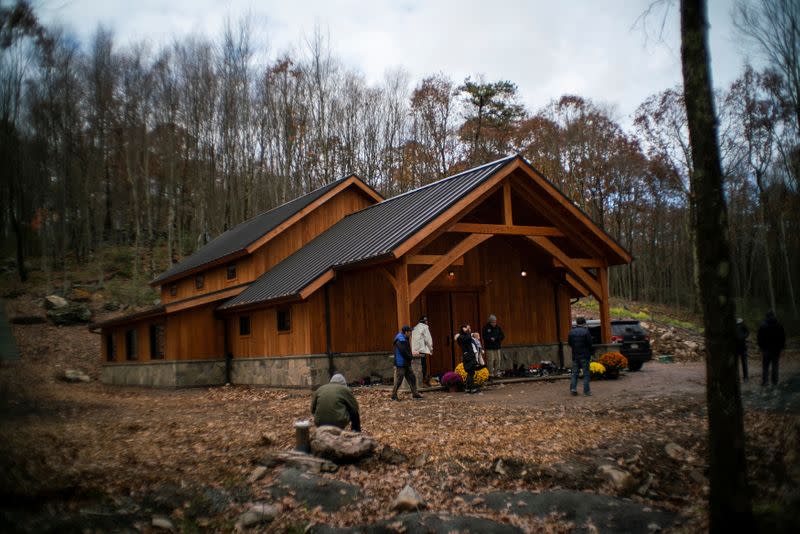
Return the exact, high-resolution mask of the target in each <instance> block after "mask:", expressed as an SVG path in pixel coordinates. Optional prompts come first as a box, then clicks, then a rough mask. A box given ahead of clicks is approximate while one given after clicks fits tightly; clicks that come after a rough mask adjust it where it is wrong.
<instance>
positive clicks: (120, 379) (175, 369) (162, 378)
mask: <svg viewBox="0 0 800 534" xmlns="http://www.w3.org/2000/svg"><path fill="white" fill-rule="evenodd" d="M100 379H101V381H102V382H103V383H104V384H114V385H119V386H152V387H191V386H216V385H222V384H224V383H225V360H223V359H217V360H169V361H159V362H141V363H134V362H131V363H106V364H103V367H102V370H101V378H100Z"/></svg>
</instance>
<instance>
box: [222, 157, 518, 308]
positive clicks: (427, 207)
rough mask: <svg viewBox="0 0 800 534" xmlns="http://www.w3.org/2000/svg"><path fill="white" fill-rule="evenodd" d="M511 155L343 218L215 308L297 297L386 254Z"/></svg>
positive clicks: (453, 202)
mask: <svg viewBox="0 0 800 534" xmlns="http://www.w3.org/2000/svg"><path fill="white" fill-rule="evenodd" d="M515 157H516V156H510V157H506V158H503V159H500V160H497V161H494V162H492V163H487V164H485V165H481V166H480V167H475V168H474V169H470V170H468V171H464V172H462V173H460V174H456V175H454V176H450V177H448V178H444V179H442V180H439V181H438V182H433V183H431V184H428V185H425V186H422V187H419V188H417V189H414V190H412V191H409V192H407V193H404V194H401V195H398V196H396V197H392V198H390V199H387V200H384V201H383V202H380V203H378V204H374V205H372V206H369V207H367V208H364V209H363V210H361V211H358V212H355V213H352V214H350V215H348V216H347V217H345V218H344V219H342V220H341V221H339V222H338V223H336V224H335V225H334V226H332V227H331V228H329V229H328V230H327V231H325V232H323V233H322V234H320V235H319V236H317V237H316V238H315V239H314V240H312V241H310V242H309V243H308V244H306V245H305V246H304V247H303V248H301V249H300V250H298V251H297V252H295V253H294V254H292V255H291V256H289V257H288V258H286V259H285V260H283V261H282V262H281V263H279V264H278V265H276V266H275V267H273V268H272V269H271V270H270V271H267V272H266V273H264V274H263V275H261V277H259V278H258V279H257V280H256V281H255V282H253V283H252V284H251V285H250V287H248V288H247V289H245V290H244V291H242V292H241V293H240V294H239V295H237V296H235V297H233V298H232V299H231V300H229V301H227V302H225V303H224V304H223V305H222V306H220V309H228V308H233V307H236V306H243V305H248V304H256V303H261V302H267V301H270V300H275V299H280V298H284V297H293V296H297V295H298V294H299V293H300V291H301V290H302V289H303V288H304V287H306V286H307V285H308V284H310V283H311V282H313V281H314V280H316V279H317V278H318V277H319V276H321V275H323V274H324V273H325V272H326V271H327V270H328V269H331V268H337V267H342V266H345V265H348V264H352V263H358V262H361V261H365V260H369V259H373V258H379V257H381V256H385V255H387V254H390V253H391V252H392V251H393V250H394V249H395V248H397V247H398V246H399V245H400V244H401V243H402V242H403V241H405V240H406V239H408V238H409V237H410V236H412V235H413V234H415V233H416V232H418V231H419V230H421V229H422V228H423V227H424V226H425V225H426V224H428V223H429V222H430V221H432V220H433V219H434V218H435V217H436V216H438V215H439V214H440V213H442V212H444V211H445V210H446V209H447V208H449V207H450V206H452V205H453V204H455V203H456V202H457V201H458V200H459V199H461V198H463V197H464V195H466V194H467V193H469V192H470V191H472V190H473V189H474V188H475V187H477V186H478V185H480V184H481V183H483V182H484V181H486V180H487V179H488V178H490V177H491V176H492V175H493V174H494V173H495V172H497V171H498V170H499V169H501V168H502V167H503V166H505V165H506V164H507V163H508V162H510V161H512V160H513V159H514V158H515Z"/></svg>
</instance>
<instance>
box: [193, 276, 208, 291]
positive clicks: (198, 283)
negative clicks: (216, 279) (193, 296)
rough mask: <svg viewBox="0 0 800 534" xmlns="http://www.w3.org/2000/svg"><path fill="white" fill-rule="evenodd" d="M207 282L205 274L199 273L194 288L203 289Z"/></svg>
mask: <svg viewBox="0 0 800 534" xmlns="http://www.w3.org/2000/svg"><path fill="white" fill-rule="evenodd" d="M205 283H206V277H205V276H203V275H202V274H198V275H197V276H196V277H195V278H194V288H195V289H203V286H204V285H205Z"/></svg>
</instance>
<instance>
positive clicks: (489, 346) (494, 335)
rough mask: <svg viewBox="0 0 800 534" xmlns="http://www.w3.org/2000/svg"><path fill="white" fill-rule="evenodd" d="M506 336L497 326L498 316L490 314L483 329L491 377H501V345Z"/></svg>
mask: <svg viewBox="0 0 800 534" xmlns="http://www.w3.org/2000/svg"><path fill="white" fill-rule="evenodd" d="M505 337H506V335H505V334H504V333H503V329H502V328H500V325H498V324H497V316H496V315H495V314H490V315H489V319H488V322H487V323H486V326H484V327H483V348H484V350H485V351H486V367H488V368H489V376H500V371H502V369H500V367H501V366H502V355H501V352H500V348H501V344H502V342H503V339H505Z"/></svg>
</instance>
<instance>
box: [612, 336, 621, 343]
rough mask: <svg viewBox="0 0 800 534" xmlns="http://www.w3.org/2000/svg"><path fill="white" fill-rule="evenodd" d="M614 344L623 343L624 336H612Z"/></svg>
mask: <svg viewBox="0 0 800 534" xmlns="http://www.w3.org/2000/svg"><path fill="white" fill-rule="evenodd" d="M611 342H612V343H622V336H611Z"/></svg>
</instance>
